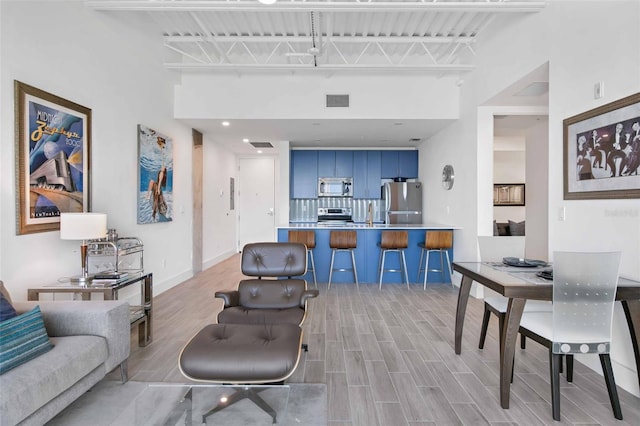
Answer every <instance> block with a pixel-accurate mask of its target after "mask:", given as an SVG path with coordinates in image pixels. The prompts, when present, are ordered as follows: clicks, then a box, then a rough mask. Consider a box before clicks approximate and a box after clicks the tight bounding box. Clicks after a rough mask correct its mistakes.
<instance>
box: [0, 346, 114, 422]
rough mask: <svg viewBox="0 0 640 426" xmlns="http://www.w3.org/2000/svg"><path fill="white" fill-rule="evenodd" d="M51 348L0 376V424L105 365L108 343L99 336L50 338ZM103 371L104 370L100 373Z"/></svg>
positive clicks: (23, 415) (21, 415) (19, 416)
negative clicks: (8, 390) (6, 390)
mask: <svg viewBox="0 0 640 426" xmlns="http://www.w3.org/2000/svg"><path fill="white" fill-rule="evenodd" d="M51 341H52V342H53V344H54V347H53V349H52V350H51V351H49V352H47V353H45V354H43V355H41V356H39V357H37V358H35V359H32V360H31V361H29V362H27V363H26V364H23V365H21V366H19V367H16V368H14V369H13V370H11V371H9V372H7V373H6V374H3V375H2V376H0V387H1V388H2V389H11V392H4V391H3V392H0V412H2V413H3V418H2V422H3V423H2V424H4V422H5V421H6V422H7V424H16V423H19V422H20V421H22V419H24V418H26V417H28V416H29V415H31V414H32V413H34V412H35V411H36V410H38V409H39V408H41V407H43V406H44V405H45V404H47V403H48V402H49V401H51V400H52V399H54V398H55V397H57V396H58V395H59V394H61V393H62V392H64V391H65V390H67V389H68V388H70V387H71V386H73V385H74V384H75V383H77V382H78V381H79V380H81V379H82V378H83V377H85V376H87V375H88V374H90V373H91V372H92V371H93V370H95V369H96V368H98V367H100V368H104V367H103V365H102V364H103V363H104V361H105V359H106V358H107V355H108V349H107V342H106V340H105V339H104V338H103V337H98V336H67V337H52V338H51ZM103 374H104V373H103Z"/></svg>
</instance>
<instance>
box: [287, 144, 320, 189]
mask: <svg viewBox="0 0 640 426" xmlns="http://www.w3.org/2000/svg"><path fill="white" fill-rule="evenodd" d="M290 164H291V171H290V176H289V191H290V192H289V196H290V198H316V197H317V196H318V151H311V150H309V151H307V150H294V151H291V161H290Z"/></svg>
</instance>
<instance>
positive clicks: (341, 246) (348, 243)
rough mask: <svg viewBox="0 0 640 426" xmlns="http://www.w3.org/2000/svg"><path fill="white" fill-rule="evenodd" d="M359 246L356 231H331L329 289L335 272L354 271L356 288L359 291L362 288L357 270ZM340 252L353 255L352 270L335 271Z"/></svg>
mask: <svg viewBox="0 0 640 426" xmlns="http://www.w3.org/2000/svg"><path fill="white" fill-rule="evenodd" d="M357 246H358V240H357V234H356V231H331V233H330V234H329V247H331V266H329V286H328V289H331V278H332V277H333V271H338V272H344V271H353V280H354V281H355V282H356V286H357V287H358V289H359V288H360V285H359V284H358V271H357V269H356V256H355V254H354V250H355V249H356V247H357ZM338 252H349V253H351V269H344V268H342V269H337V268H336V269H334V267H333V261H334V259H335V255H336V253H338Z"/></svg>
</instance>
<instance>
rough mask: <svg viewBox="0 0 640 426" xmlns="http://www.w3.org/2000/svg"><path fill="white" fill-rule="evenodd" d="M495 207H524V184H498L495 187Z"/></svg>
mask: <svg viewBox="0 0 640 426" xmlns="http://www.w3.org/2000/svg"><path fill="white" fill-rule="evenodd" d="M493 205H494V206H524V183H496V184H494V185H493Z"/></svg>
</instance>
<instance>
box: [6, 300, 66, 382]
mask: <svg viewBox="0 0 640 426" xmlns="http://www.w3.org/2000/svg"><path fill="white" fill-rule="evenodd" d="M52 348H53V344H51V342H50V341H49V336H48V335H47V330H46V329H45V328H44V321H43V320H42V313H41V312H40V306H36V307H35V308H33V309H32V310H31V311H29V312H25V313H24V314H22V315H18V316H17V317H13V318H11V319H8V320H6V321H3V322H1V323H0V374H4V373H6V372H7V371H9V370H11V369H12V368H16V367H17V366H19V365H21V364H24V363H25V362H27V361H29V360H31V359H33V358H35V357H37V356H40V355H42V354H43V353H45V352H48V351H50V350H51V349H52Z"/></svg>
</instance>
